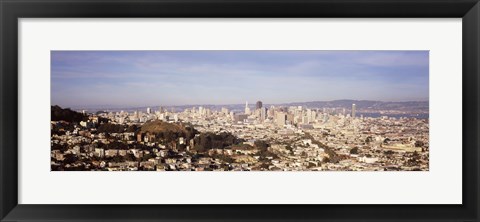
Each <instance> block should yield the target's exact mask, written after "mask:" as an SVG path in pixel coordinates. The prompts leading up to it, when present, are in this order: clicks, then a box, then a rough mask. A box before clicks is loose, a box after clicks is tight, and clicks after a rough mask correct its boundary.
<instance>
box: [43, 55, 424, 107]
mask: <svg viewBox="0 0 480 222" xmlns="http://www.w3.org/2000/svg"><path fill="white" fill-rule="evenodd" d="M428 56H429V55H428V51H52V52H51V71H52V72H51V75H52V76H51V80H52V81H51V91H52V93H51V95H52V96H51V103H52V105H61V106H67V107H81V106H83V107H93V106H105V107H146V106H159V105H165V106H179V105H197V104H211V105H222V104H240V103H242V102H244V101H251V102H252V103H254V102H255V101H258V100H261V101H264V102H266V103H267V104H284V103H291V102H310V101H332V100H342V99H352V100H375V101H393V102H396V101H428V90H429V87H428V79H429V76H428V75H429V71H428Z"/></svg>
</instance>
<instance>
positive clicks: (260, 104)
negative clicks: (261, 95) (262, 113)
mask: <svg viewBox="0 0 480 222" xmlns="http://www.w3.org/2000/svg"><path fill="white" fill-rule="evenodd" d="M262 105H263V104H262V101H257V105H256V106H255V109H261V108H262Z"/></svg>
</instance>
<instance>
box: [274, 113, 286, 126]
mask: <svg viewBox="0 0 480 222" xmlns="http://www.w3.org/2000/svg"><path fill="white" fill-rule="evenodd" d="M285 120H287V115H286V114H285V113H277V118H276V121H275V123H276V124H277V125H278V126H282V127H283V126H284V125H285Z"/></svg>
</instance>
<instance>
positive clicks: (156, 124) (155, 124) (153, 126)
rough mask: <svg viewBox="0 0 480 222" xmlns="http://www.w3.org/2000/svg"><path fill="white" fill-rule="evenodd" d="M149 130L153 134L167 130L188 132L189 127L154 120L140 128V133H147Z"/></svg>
mask: <svg viewBox="0 0 480 222" xmlns="http://www.w3.org/2000/svg"><path fill="white" fill-rule="evenodd" d="M147 132H148V133H153V134H158V133H165V132H172V133H182V134H186V133H187V129H186V128H185V127H184V126H182V125H179V124H174V123H167V122H163V121H161V120H154V121H151V122H146V123H145V124H143V125H142V127H141V128H140V133H147Z"/></svg>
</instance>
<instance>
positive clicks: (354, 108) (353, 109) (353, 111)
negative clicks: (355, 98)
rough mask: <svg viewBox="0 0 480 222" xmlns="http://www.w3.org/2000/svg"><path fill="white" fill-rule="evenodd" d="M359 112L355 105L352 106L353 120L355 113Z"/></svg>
mask: <svg viewBox="0 0 480 222" xmlns="http://www.w3.org/2000/svg"><path fill="white" fill-rule="evenodd" d="M356 111H357V106H356V105H355V103H354V104H352V118H355V112H356Z"/></svg>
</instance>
